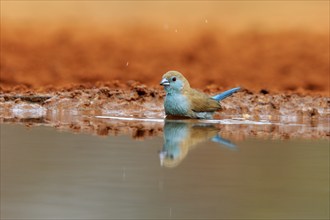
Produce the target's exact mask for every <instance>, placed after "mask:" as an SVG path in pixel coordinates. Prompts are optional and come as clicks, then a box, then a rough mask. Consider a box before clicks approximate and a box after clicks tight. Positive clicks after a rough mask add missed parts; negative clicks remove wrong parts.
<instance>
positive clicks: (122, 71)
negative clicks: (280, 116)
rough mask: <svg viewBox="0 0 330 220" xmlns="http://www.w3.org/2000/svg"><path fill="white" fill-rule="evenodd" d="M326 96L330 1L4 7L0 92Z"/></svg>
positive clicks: (64, 3) (50, 3) (15, 4)
mask: <svg viewBox="0 0 330 220" xmlns="http://www.w3.org/2000/svg"><path fill="white" fill-rule="evenodd" d="M171 69H176V70H179V71H181V72H182V73H183V74H185V75H186V76H187V78H188V79H189V81H190V82H191V84H192V86H194V87H198V88H205V87H206V86H208V85H212V86H215V87H220V88H222V89H224V88H229V87H233V86H237V85H241V86H243V87H246V88H248V89H250V90H252V91H258V90H260V89H268V90H271V91H276V92H286V91H294V92H307V93H314V94H321V95H328V94H329V1H203V2H202V1H180V2H175V1H156V2H151V1H124V2H121V1H1V75H0V79H1V81H0V86H1V88H2V89H11V88H14V87H15V86H17V85H24V86H26V87H28V88H32V89H40V88H47V87H55V88H59V87H61V86H64V85H68V84H71V83H75V84H85V83H89V84H91V85H95V83H97V82H107V81H112V80H120V81H122V82H126V81H129V80H138V81H140V82H142V83H144V84H147V85H150V86H156V85H157V84H158V82H159V80H160V78H161V76H162V74H163V73H165V72H166V71H168V70H171Z"/></svg>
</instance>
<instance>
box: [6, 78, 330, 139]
mask: <svg viewBox="0 0 330 220" xmlns="http://www.w3.org/2000/svg"><path fill="white" fill-rule="evenodd" d="M112 86H113V87H108V86H105V85H102V86H100V87H99V88H89V87H84V86H78V87H71V88H67V89H62V90H61V91H56V92H54V91H53V92H51V91H49V92H47V93H38V92H34V91H25V92H24V91H20V92H8V91H2V92H1V94H0V99H1V102H0V120H1V122H2V123H13V122H14V123H23V124H25V125H27V126H34V125H49V126H53V127H57V128H59V129H61V130H68V131H72V132H87V133H92V134H97V135H118V134H130V135H131V136H133V137H134V138H144V137H148V136H155V135H160V134H161V133H162V130H163V122H161V123H159V122H140V121H125V120H115V119H99V118H96V117H95V116H99V115H103V116H113V117H126V118H144V119H163V118H164V116H165V115H164V110H163V99H164V95H165V94H164V92H163V90H162V89H161V88H160V87H159V88H158V87H154V88H152V87H151V88H150V87H148V86H146V85H143V84H140V83H137V82H130V83H129V84H116V86H114V85H112ZM204 92H207V93H209V94H215V93H217V92H221V91H218V90H216V89H205V90H204ZM222 106H223V110H222V111H219V112H217V113H216V114H215V119H219V120H228V119H230V120H236V121H230V122H229V124H228V123H226V121H223V123H221V122H220V123H215V124H214V126H217V127H218V128H219V129H220V130H221V131H222V132H224V133H226V134H227V135H229V136H230V135H232V136H235V137H236V138H237V137H243V138H244V137H248V136H251V135H252V136H258V137H259V136H262V137H263V136H264V137H269V136H271V137H274V138H275V137H279V138H290V137H306V138H319V137H328V136H329V135H330V131H329V116H330V98H327V97H322V96H302V95H298V94H293V93H286V94H276V93H269V92H268V91H266V90H262V91H260V92H259V93H253V92H251V91H249V90H246V89H243V90H242V91H240V92H238V93H236V94H234V95H233V96H232V97H230V98H228V99H226V100H224V101H223V102H222ZM233 124H234V125H235V126H236V128H239V129H237V130H236V129H234V130H233V127H232V126H233ZM234 134H235V135H234Z"/></svg>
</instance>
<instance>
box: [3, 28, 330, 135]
mask: <svg viewBox="0 0 330 220" xmlns="http://www.w3.org/2000/svg"><path fill="white" fill-rule="evenodd" d="M93 30H94V31H90V30H88V29H86V28H85V29H84V28H81V29H79V28H77V27H67V28H64V27H63V28H61V29H53V30H52V29H49V28H48V29H47V28H40V27H39V28H38V27H37V26H31V27H30V28H27V27H24V28H23V27H22V26H10V25H7V26H5V27H4V28H2V34H1V75H0V121H1V123H23V124H25V125H27V126H34V125H49V126H53V127H57V128H59V129H62V130H68V131H73V132H87V133H92V134H97V135H118V134H130V135H131V136H133V137H134V138H144V137H148V136H155V135H161V134H162V132H163V124H164V123H163V122H162V123H159V122H151V121H149V122H145V121H144V122H141V121H125V120H114V119H100V118H96V117H95V116H112V117H129V118H143V119H151V118H153V119H155V118H156V119H160V120H162V119H163V118H164V117H165V115H164V110H163V99H164V96H165V94H164V91H163V89H162V87H161V86H159V81H160V79H161V76H162V74H164V73H165V72H166V71H168V70H171V69H175V70H178V71H180V72H182V73H183V74H184V75H185V76H186V78H187V79H188V80H189V82H190V84H191V86H192V87H194V88H197V89H199V90H200V91H203V92H205V93H208V94H210V95H214V94H217V93H219V92H222V91H225V90H226V89H230V88H233V87H236V86H240V87H241V88H242V90H241V91H240V92H238V93H236V94H234V95H233V96H232V97H230V98H228V99H226V100H224V101H223V102H222V106H223V110H222V111H219V112H217V113H216V114H215V119H217V120H227V119H229V120H236V121H232V122H230V123H232V124H236V125H235V126H237V127H240V128H242V129H238V130H233V127H232V126H233V125H227V124H226V121H220V122H219V123H218V124H216V125H215V126H217V127H219V128H221V130H222V132H224V133H226V134H228V135H231V134H234V133H236V134H237V135H236V137H247V136H249V135H252V136H265V137H268V136H269V135H271V136H272V137H281V138H290V137H297V136H298V137H306V138H313V137H315V138H319V137H329V115H330V98H329V78H328V77H329V36H328V33H326V32H324V33H322V32H313V31H308V30H301V31H298V30H291V31H274V32H269V31H268V32H267V31H262V30H245V31H237V32H229V31H226V29H223V28H219V27H209V28H205V27H204V28H203V27H199V28H197V29H185V30H184V31H179V32H171V31H168V30H164V29H161V28H156V27H146V26H141V27H128V26H126V27H122V28H121V29H116V30H115V29H109V30H102V31H100V30H97V29H93ZM22 35H24V38H22V37H21V36H22ZM132 36H134V37H132ZM188 121H189V120H188ZM237 121H239V122H240V123H237ZM221 122H222V123H221ZM249 122H252V124H251V123H250V124H249ZM256 122H257V123H263V124H262V125H257V123H256ZM237 124H238V125H237ZM296 125H298V126H296ZM307 128H308V129H307Z"/></svg>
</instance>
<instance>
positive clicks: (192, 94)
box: [187, 89, 221, 112]
mask: <svg viewBox="0 0 330 220" xmlns="http://www.w3.org/2000/svg"><path fill="white" fill-rule="evenodd" d="M187 96H189V100H190V108H191V110H192V111H194V112H214V111H217V110H219V109H221V105H220V103H219V102H218V101H216V100H214V99H212V98H211V97H210V96H208V95H206V94H204V93H202V92H199V91H197V90H195V89H190V91H189V92H188V93H187Z"/></svg>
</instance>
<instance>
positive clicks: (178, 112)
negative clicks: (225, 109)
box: [160, 70, 240, 119]
mask: <svg viewBox="0 0 330 220" xmlns="http://www.w3.org/2000/svg"><path fill="white" fill-rule="evenodd" d="M160 85H162V86H164V89H165V93H166V96H165V100H164V109H165V114H166V118H177V117H178V118H193V119H213V114H214V113H215V112H216V111H217V110H221V105H220V101H221V100H223V99H225V98H227V97H229V96H231V95H232V94H234V93H235V92H237V91H239V90H240V87H237V88H233V89H230V90H227V91H225V92H223V93H220V94H217V95H215V96H209V95H207V94H205V93H203V92H200V91H198V90H196V89H193V88H191V87H190V84H189V82H188V80H187V79H186V78H185V77H184V76H183V75H182V74H181V73H180V72H178V71H175V70H171V71H168V72H167V73H165V74H164V75H163V77H162V80H161V82H160Z"/></svg>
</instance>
